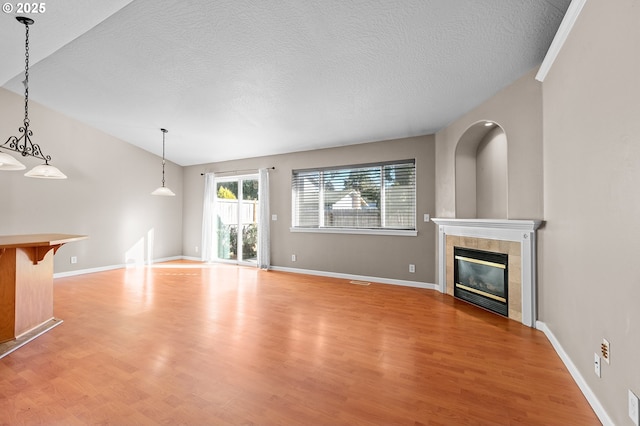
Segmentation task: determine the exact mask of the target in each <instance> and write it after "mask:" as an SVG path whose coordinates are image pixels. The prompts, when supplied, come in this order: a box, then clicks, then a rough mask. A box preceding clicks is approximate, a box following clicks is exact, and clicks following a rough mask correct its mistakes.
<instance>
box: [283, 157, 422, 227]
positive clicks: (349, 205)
mask: <svg viewBox="0 0 640 426" xmlns="http://www.w3.org/2000/svg"><path fill="white" fill-rule="evenodd" d="M291 188H292V209H293V211H292V217H293V220H292V230H293V231H305V230H306V231H321V230H326V231H340V230H341V231H349V230H357V231H361V232H362V231H367V230H369V231H372V232H375V231H376V230H384V231H414V232H415V230H416V168H415V160H403V161H397V162H385V163H376V164H360V165H352V166H342V167H332V168H321V169H305V170H294V171H293V173H292V180H291Z"/></svg>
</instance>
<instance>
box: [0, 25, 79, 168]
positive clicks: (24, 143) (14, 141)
mask: <svg viewBox="0 0 640 426" xmlns="http://www.w3.org/2000/svg"><path fill="white" fill-rule="evenodd" d="M16 19H17V20H18V22H20V23H21V24H24V26H25V33H26V36H25V43H24V57H25V60H24V63H25V67H24V81H23V83H24V121H23V126H22V127H20V128H19V129H18V131H19V132H20V133H22V136H20V137H17V136H10V137H9V139H7V141H6V142H5V143H4V144H2V145H0V148H2V149H8V150H10V151H14V152H18V153H20V155H22V156H23V157H27V156H30V157H35V158H39V159H41V160H44V164H41V165H39V166H36V167H34V168H33V169H31V170H29V171H28V172H27V173H25V174H24V175H25V176H27V177H34V178H42V179H66V178H67V177H66V176H65V175H64V173H62V172H61V171H60V170H58V169H57V168H56V167H53V166H52V165H50V164H49V161H51V156H50V155H44V154H43V153H42V150H41V149H40V145H38V144H35V143H33V142H32V141H31V136H33V132H32V131H31V130H29V124H30V122H29V25H32V24H33V22H34V21H33V19H31V18H26V17H24V16H18V17H16ZM25 168H26V167H25V165H24V164H22V163H21V162H19V161H18V160H16V159H15V158H13V157H12V156H10V155H9V154H5V153H4V152H2V151H0V170H24V169H25Z"/></svg>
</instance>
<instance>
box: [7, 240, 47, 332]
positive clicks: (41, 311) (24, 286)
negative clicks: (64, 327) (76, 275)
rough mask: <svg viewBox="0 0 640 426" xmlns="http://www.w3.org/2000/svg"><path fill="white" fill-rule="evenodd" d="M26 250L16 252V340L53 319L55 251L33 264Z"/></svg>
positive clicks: (20, 249) (21, 249)
mask: <svg viewBox="0 0 640 426" xmlns="http://www.w3.org/2000/svg"><path fill="white" fill-rule="evenodd" d="M27 250H29V248H19V249H16V275H17V276H19V277H20V280H18V281H17V282H16V311H15V313H16V317H15V333H16V337H17V336H20V335H21V334H23V333H26V332H27V331H29V330H31V329H32V328H35V327H37V326H39V325H40V324H42V323H43V322H45V321H49V320H50V319H51V318H53V252H52V251H49V252H48V253H47V254H46V255H45V257H44V258H43V259H42V260H41V261H40V262H38V264H37V265H34V264H33V263H32V262H31V258H30V255H29V254H28V252H27Z"/></svg>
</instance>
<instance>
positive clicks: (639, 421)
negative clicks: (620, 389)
mask: <svg viewBox="0 0 640 426" xmlns="http://www.w3.org/2000/svg"><path fill="white" fill-rule="evenodd" d="M638 405H640V403H639V402H638V397H637V396H636V394H635V393H633V392H632V391H631V389H629V417H630V418H631V420H632V421H633V424H635V425H636V426H640V411H638V410H639V409H638Z"/></svg>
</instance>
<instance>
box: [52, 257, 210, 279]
mask: <svg viewBox="0 0 640 426" xmlns="http://www.w3.org/2000/svg"><path fill="white" fill-rule="evenodd" d="M182 259H184V257H183V256H172V257H165V258H162V259H155V260H153V261H152V262H151V264H154V263H160V262H170V261H172V260H182ZM196 260H200V259H196ZM147 264H148V263H146V262H145V263H144V265H147ZM135 266H137V265H135V264H126V263H121V264H119V265H109V266H101V267H98V268H88V269H78V270H75V271H68V272H58V273H55V274H53V278H54V279H56V278H64V277H73V276H75V275H84V274H93V273H94V272H104V271H111V270H113V269H124V268H131V267H135Z"/></svg>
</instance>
